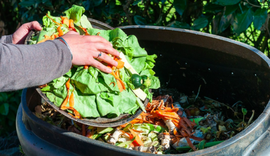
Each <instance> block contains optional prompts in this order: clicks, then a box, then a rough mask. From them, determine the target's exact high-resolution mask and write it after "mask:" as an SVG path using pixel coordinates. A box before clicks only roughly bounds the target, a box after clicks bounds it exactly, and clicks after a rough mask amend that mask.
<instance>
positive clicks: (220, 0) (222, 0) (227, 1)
mask: <svg viewBox="0 0 270 156" xmlns="http://www.w3.org/2000/svg"><path fill="white" fill-rule="evenodd" d="M240 1H241V0H216V2H215V3H216V4H219V5H223V6H226V5H234V4H237V3H239V2H240Z"/></svg>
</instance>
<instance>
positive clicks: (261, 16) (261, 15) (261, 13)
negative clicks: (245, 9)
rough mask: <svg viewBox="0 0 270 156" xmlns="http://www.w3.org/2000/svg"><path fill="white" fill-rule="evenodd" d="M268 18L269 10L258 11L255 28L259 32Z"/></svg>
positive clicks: (255, 14)
mask: <svg viewBox="0 0 270 156" xmlns="http://www.w3.org/2000/svg"><path fill="white" fill-rule="evenodd" d="M266 18H267V9H264V8H263V9H261V8H259V9H257V10H256V11H255V13H254V21H253V24H254V27H255V28H256V29H258V30H260V29H261V27H262V25H263V24H264V23H265V20H266Z"/></svg>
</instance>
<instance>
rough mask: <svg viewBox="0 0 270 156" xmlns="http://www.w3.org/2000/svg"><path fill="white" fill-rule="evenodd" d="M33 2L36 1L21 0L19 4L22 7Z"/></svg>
mask: <svg viewBox="0 0 270 156" xmlns="http://www.w3.org/2000/svg"><path fill="white" fill-rule="evenodd" d="M35 3H36V1H35V0H28V1H26V0H23V1H22V2H20V3H19V5H20V6H22V7H30V6H32V5H34V4H35Z"/></svg>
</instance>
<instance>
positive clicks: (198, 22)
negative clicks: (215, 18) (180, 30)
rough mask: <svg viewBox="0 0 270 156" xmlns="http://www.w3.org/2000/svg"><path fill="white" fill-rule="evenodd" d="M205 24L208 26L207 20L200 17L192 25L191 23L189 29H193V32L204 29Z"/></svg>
mask: <svg viewBox="0 0 270 156" xmlns="http://www.w3.org/2000/svg"><path fill="white" fill-rule="evenodd" d="M207 24H208V20H207V18H205V17H200V18H197V19H196V20H195V21H194V23H193V25H192V27H191V29H193V30H200V29H201V28H204V27H206V26H207Z"/></svg>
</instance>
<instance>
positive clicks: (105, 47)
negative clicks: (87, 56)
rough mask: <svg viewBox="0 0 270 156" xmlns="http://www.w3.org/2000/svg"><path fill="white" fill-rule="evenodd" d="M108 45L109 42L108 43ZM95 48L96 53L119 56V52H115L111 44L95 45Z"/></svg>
mask: <svg viewBox="0 0 270 156" xmlns="http://www.w3.org/2000/svg"><path fill="white" fill-rule="evenodd" d="M109 43H110V42H109ZM95 47H96V49H97V50H98V51H101V52H105V53H107V54H112V55H114V56H119V52H118V51H117V50H115V49H114V48H113V47H112V46H111V43H110V44H109V45H108V44H106V43H105V44H104V43H95Z"/></svg>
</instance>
